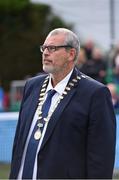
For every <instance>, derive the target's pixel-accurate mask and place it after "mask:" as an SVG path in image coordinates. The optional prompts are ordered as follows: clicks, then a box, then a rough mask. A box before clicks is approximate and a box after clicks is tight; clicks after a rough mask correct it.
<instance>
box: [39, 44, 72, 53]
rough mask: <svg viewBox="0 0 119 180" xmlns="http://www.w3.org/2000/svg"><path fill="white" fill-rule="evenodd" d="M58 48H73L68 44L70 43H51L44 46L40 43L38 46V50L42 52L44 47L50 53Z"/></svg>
mask: <svg viewBox="0 0 119 180" xmlns="http://www.w3.org/2000/svg"><path fill="white" fill-rule="evenodd" d="M60 48H73V47H72V46H70V45H59V46H53V45H50V46H45V45H42V46H40V51H41V52H44V51H45V49H47V50H48V51H49V52H50V53H52V52H55V51H57V50H58V49H60Z"/></svg>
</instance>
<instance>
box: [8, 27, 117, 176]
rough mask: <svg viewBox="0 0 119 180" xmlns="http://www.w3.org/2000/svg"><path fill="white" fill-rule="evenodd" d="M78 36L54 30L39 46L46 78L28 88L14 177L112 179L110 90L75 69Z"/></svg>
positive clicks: (18, 132)
mask: <svg viewBox="0 0 119 180" xmlns="http://www.w3.org/2000/svg"><path fill="white" fill-rule="evenodd" d="M79 49H80V45H79V40H78V37H77V36H76V35H75V34H74V33H73V32H72V31H70V30H68V29H65V28H58V29H54V30H53V31H51V32H50V33H49V35H48V36H47V38H46V40H45V42H44V44H43V45H42V46H41V47H40V50H41V52H42V63H43V70H44V71H45V72H46V74H44V75H40V76H37V77H33V78H31V79H30V80H28V82H27V83H26V85H25V88H24V94H23V100H22V104H21V109H20V113H19V121H18V125H17V129H16V135H15V140H14V146H13V156H12V162H11V173H10V178H11V179H54V178H55V179H65V178H67V179H75V178H76V179H80V178H81V179H86V178H87V179H89V178H95V179H99V178H103V179H106V178H109V179H110V178H112V174H113V166H114V156H115V115H114V111H113V105H112V102H111V95H110V92H109V90H108V88H107V87H106V86H104V85H103V84H101V83H99V82H97V81H95V80H93V79H91V78H89V77H87V76H86V75H84V74H82V73H81V72H80V71H79V70H78V69H76V67H75V64H76V61H77V59H78V54H79Z"/></svg>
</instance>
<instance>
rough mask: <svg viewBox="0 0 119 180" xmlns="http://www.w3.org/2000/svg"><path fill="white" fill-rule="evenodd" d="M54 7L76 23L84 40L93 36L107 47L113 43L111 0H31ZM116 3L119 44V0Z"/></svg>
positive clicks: (67, 20) (60, 14) (77, 31)
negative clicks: (111, 33)
mask: <svg viewBox="0 0 119 180" xmlns="http://www.w3.org/2000/svg"><path fill="white" fill-rule="evenodd" d="M31 1H32V2H34V3H38V2H39V3H44V4H48V5H50V6H51V7H52V10H53V12H54V13H55V14H56V15H59V16H60V17H61V18H63V19H64V20H65V21H66V22H67V23H71V24H73V25H74V31H75V32H76V33H77V34H78V35H79V37H81V38H83V39H84V40H86V39H89V38H92V39H93V40H94V41H95V42H96V43H98V44H99V45H100V46H102V47H103V48H105V49H109V48H110V45H111V43H112V40H111V35H110V1H111V0H31ZM113 1H114V3H115V6H114V8H115V11H114V17H115V26H114V44H119V0H113Z"/></svg>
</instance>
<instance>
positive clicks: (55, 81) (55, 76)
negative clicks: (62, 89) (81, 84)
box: [51, 68, 73, 87]
mask: <svg viewBox="0 0 119 180" xmlns="http://www.w3.org/2000/svg"><path fill="white" fill-rule="evenodd" d="M72 69H73V68H72ZM72 69H70V70H68V71H67V72H65V73H64V72H62V73H56V74H51V82H52V86H53V87H55V86H56V85H57V84H58V83H59V82H60V81H62V80H63V79H64V78H65V77H66V76H67V75H68V74H69V73H70V72H71V70H72Z"/></svg>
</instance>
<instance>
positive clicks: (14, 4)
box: [0, 0, 29, 13]
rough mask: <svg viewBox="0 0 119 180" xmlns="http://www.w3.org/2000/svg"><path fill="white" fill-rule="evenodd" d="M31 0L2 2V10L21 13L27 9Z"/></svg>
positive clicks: (0, 1) (3, 0) (0, 7)
mask: <svg viewBox="0 0 119 180" xmlns="http://www.w3.org/2000/svg"><path fill="white" fill-rule="evenodd" d="M28 3H29V0H0V10H1V11H2V12H6V13H9V12H12V11H16V12H18V11H20V10H22V9H23V8H25V7H26V6H27V5H28Z"/></svg>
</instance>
